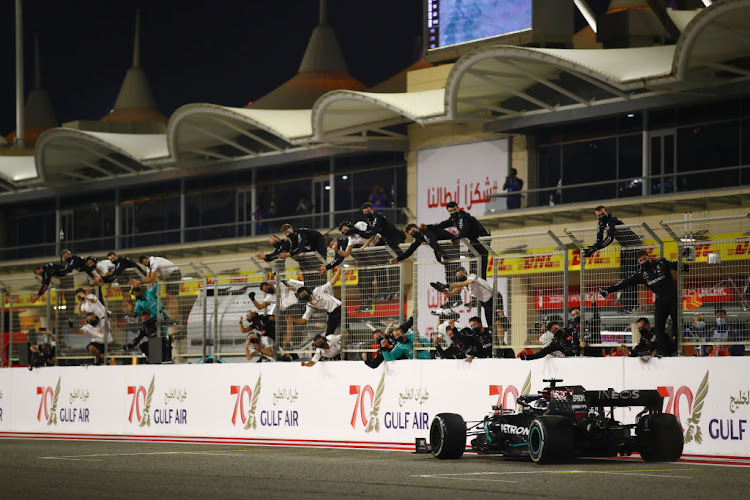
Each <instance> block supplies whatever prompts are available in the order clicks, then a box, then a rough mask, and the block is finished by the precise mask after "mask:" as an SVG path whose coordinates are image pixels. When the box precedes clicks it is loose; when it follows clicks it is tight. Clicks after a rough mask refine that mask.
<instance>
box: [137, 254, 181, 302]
mask: <svg viewBox="0 0 750 500" xmlns="http://www.w3.org/2000/svg"><path fill="white" fill-rule="evenodd" d="M146 268H147V269H148V271H149V272H151V273H153V272H155V273H156V276H157V277H159V278H161V279H162V280H165V281H166V282H167V286H166V289H167V295H175V296H176V295H179V294H180V281H181V280H182V273H181V272H180V270H179V268H178V267H177V266H176V265H175V264H174V263H173V262H171V261H169V260H167V259H165V258H163V257H149V258H148V264H146ZM144 274H145V273H144Z"/></svg>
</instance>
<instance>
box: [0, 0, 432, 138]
mask: <svg viewBox="0 0 750 500" xmlns="http://www.w3.org/2000/svg"><path fill="white" fill-rule="evenodd" d="M23 3H24V40H25V42H24V43H25V66H26V75H25V78H26V85H25V86H26V91H27V93H28V90H29V89H30V88H31V87H32V86H33V37H34V34H35V33H37V34H38V36H39V41H40V47H41V60H42V83H43V87H44V88H45V89H46V90H47V91H48V92H49V94H50V98H51V100H52V104H53V106H54V108H55V112H56V113H57V118H58V121H60V122H65V121H71V120H76V119H99V118H101V117H103V116H104V115H105V114H106V113H107V112H109V110H110V109H111V108H112V106H113V105H114V102H115V99H116V98H117V92H118V91H119V89H120V85H121V84H122V81H123V79H124V77H125V73H126V71H127V70H128V68H129V67H130V65H131V63H132V57H133V56H132V54H133V34H134V26H135V21H134V19H135V11H136V8H138V7H141V66H142V67H143V68H144V70H145V72H146V75H147V76H148V78H149V81H150V83H151V87H152V89H153V92H154V97H155V99H156V103H157V106H158V107H159V109H160V111H162V112H163V113H164V114H165V115H167V116H169V115H171V114H172V113H173V112H174V111H175V110H176V109H177V108H178V107H180V106H182V105H184V104H188V103H193V102H208V103H214V104H221V105H227V106H237V107H240V106H244V105H246V104H247V102H248V101H250V100H256V99H258V98H260V97H262V96H263V95H265V94H266V93H267V92H269V91H270V90H273V89H274V88H276V87H277V86H278V85H280V84H281V83H283V82H284V81H286V80H287V79H289V78H291V77H292V76H294V74H295V73H296V72H297V68H298V66H299V64H300V62H301V61H302V56H303V54H304V50H305V47H306V45H307V41H308V40H309V37H310V34H311V33H312V30H313V28H314V27H315V26H316V25H317V23H318V1H317V0H286V1H280V0H276V1H274V0H247V1H244V2H243V1H238V0H234V1H230V0H213V1H210V2H189V1H185V0H181V1H177V0H151V1H146V0H140V1H136V0H24V2H23ZM14 4H15V2H14V1H13V0H5V1H2V2H0V51H2V52H1V54H2V56H0V60H2V66H0V67H2V70H1V71H0V134H2V135H6V134H8V133H9V132H11V131H13V130H15V17H14V16H15V14H14V13H15V8H14ZM421 12H422V0H377V1H376V2H365V1H361V0H329V1H328V21H329V24H331V25H332V26H333V28H334V30H335V31H336V34H337V36H338V40H339V44H340V45H341V47H342V50H343V52H344V57H345V58H346V61H347V64H348V66H349V72H350V73H351V74H352V75H353V76H354V77H355V78H357V79H359V80H360V81H362V82H363V83H364V84H365V85H368V86H371V85H374V84H376V83H379V82H380V81H382V80H385V79H386V78H388V77H390V76H392V75H393V74H395V73H397V72H399V71H401V70H402V69H404V68H405V67H407V66H408V65H410V64H411V63H412V62H414V61H415V60H416V58H417V57H418V54H419V52H418V48H416V39H417V37H419V36H420V35H421V32H422V20H421Z"/></svg>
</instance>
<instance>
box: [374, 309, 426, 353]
mask: <svg viewBox="0 0 750 500" xmlns="http://www.w3.org/2000/svg"><path fill="white" fill-rule="evenodd" d="M412 326H414V317H413V316H412V317H410V318H409V319H408V320H407V321H406V322H405V323H403V324H401V325H399V326H397V327H396V328H395V329H394V330H393V338H394V339H395V342H394V344H393V347H392V348H391V349H390V350H383V351H382V354H383V358H384V359H385V360H386V361H396V360H398V359H414V358H417V359H430V351H428V350H426V349H420V350H419V351H417V353H416V355H415V354H414V332H413V331H412V330H411V328H412ZM385 342H387V341H382V344H381V345H383V346H384V344H385ZM417 342H419V345H420V346H423V347H427V346H428V345H429V342H428V341H427V339H425V338H422V337H417Z"/></svg>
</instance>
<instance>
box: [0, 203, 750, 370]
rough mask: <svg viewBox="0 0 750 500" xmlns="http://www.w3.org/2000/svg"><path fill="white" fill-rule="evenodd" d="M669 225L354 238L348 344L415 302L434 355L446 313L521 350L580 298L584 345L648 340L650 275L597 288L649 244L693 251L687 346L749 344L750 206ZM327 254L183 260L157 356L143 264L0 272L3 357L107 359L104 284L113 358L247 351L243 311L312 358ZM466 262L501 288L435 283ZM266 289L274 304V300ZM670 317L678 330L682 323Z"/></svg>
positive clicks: (164, 305) (351, 355)
mask: <svg viewBox="0 0 750 500" xmlns="http://www.w3.org/2000/svg"><path fill="white" fill-rule="evenodd" d="M662 228H663V231H662V232H661V233H660V234H663V233H664V232H666V233H667V234H668V235H669V238H663V237H660V236H658V235H657V234H656V233H655V231H653V230H652V229H651V228H650V227H648V226H647V225H646V224H635V225H628V226H618V232H619V233H621V234H622V233H624V232H629V233H632V235H633V238H634V239H633V240H632V241H628V242H623V241H619V242H614V243H612V244H611V245H610V246H608V247H606V248H604V249H601V250H599V251H598V252H596V254H594V255H592V256H591V257H589V258H583V259H582V258H581V250H582V249H584V248H586V247H588V246H589V245H590V244H591V243H592V242H593V241H594V238H595V233H594V229H593V228H589V229H573V230H567V231H566V234H564V235H555V234H553V233H552V232H549V231H548V232H541V233H539V232H537V233H518V234H512V235H503V236H496V237H488V238H483V239H482V241H481V243H474V244H471V243H469V242H466V241H464V242H462V243H461V245H453V244H451V242H449V241H446V242H439V244H440V247H441V252H442V254H443V255H444V256H445V257H444V260H443V263H438V262H437V261H436V259H435V255H434V253H433V251H432V249H431V248H429V247H428V246H426V245H422V246H420V247H419V249H418V251H417V252H415V253H414V254H413V256H412V258H411V259H409V260H407V261H404V262H403V263H398V264H393V265H392V264H390V263H388V261H389V260H390V259H391V258H392V257H393V256H394V255H395V253H394V250H392V249H391V248H389V247H374V248H368V249H365V250H361V251H355V252H353V253H352V255H351V256H350V257H348V258H347V259H346V260H345V261H344V264H343V265H342V267H341V268H342V271H343V273H342V279H341V280H340V282H336V283H334V287H335V290H336V295H337V296H338V297H339V298H340V300H341V303H342V306H341V323H340V328H339V333H344V334H345V335H344V337H343V340H342V344H343V350H342V357H343V358H346V359H355V360H359V359H361V358H362V355H363V354H365V355H367V353H369V352H372V343H373V337H372V334H373V331H374V330H376V329H380V330H383V331H385V330H386V328H387V327H388V326H389V325H390V324H391V323H392V324H393V326H398V325H399V324H400V323H402V322H404V321H405V320H406V319H408V318H409V317H410V316H414V327H413V329H414V338H415V339H417V340H419V342H417V343H416V348H415V353H419V352H428V353H430V355H431V356H434V355H435V354H434V353H433V351H435V346H436V344H440V343H441V342H442V343H443V344H442V347H445V342H446V339H445V338H444V337H443V336H442V332H441V331H440V330H439V329H438V325H439V324H440V323H443V322H444V321H447V320H448V319H450V318H449V316H450V317H454V318H455V319H457V320H458V321H457V322H458V323H459V325H460V326H462V327H465V326H468V320H469V318H471V317H475V316H476V317H479V318H480V320H481V321H482V323H483V326H485V327H492V331H493V348H494V350H495V352H496V356H507V355H508V354H509V352H510V351H509V350H512V351H513V354H518V353H519V352H521V351H522V350H524V349H536V348H538V347H540V345H539V340H538V339H539V335H540V333H542V331H543V327H544V325H545V324H546V323H548V322H550V321H557V322H559V323H560V325H561V326H562V327H567V328H576V325H575V321H574V320H573V318H571V317H570V315H569V313H570V311H571V309H575V308H579V309H580V311H581V320H580V324H581V337H582V339H583V340H584V341H585V342H586V343H587V345H586V346H585V347H586V348H587V349H584V355H604V354H607V353H608V352H609V351H610V350H612V349H613V348H615V347H618V346H621V345H623V344H625V345H629V346H633V345H635V343H637V342H638V340H639V338H638V334H637V332H638V330H637V328H635V324H636V322H637V320H638V319H639V318H640V317H645V318H647V319H649V321H651V322H652V323H654V322H655V321H656V319H657V318H655V317H654V308H653V304H654V295H653V294H652V293H651V292H650V291H648V290H647V289H645V287H643V288H641V289H637V288H634V289H633V290H630V291H625V290H623V291H622V292H620V293H619V294H612V295H610V296H608V297H607V298H606V299H605V298H602V297H601V296H600V295H599V294H598V291H599V289H600V288H602V287H605V286H607V285H610V284H612V283H614V282H616V281H618V280H619V279H621V278H623V277H626V276H628V275H630V274H631V273H633V272H634V271H635V262H634V258H635V256H634V253H635V252H637V251H638V250H641V249H644V250H646V251H647V252H648V254H649V255H650V256H651V257H652V258H658V257H662V256H663V257H665V258H668V259H671V260H676V261H678V263H679V264H688V265H689V269H688V270H687V271H686V270H683V268H682V266H677V271H676V277H677V283H678V290H679V293H680V297H679V300H680V302H679V304H680V307H679V308H678V324H677V325H676V332H677V337H678V338H677V341H678V348H679V351H680V353H683V354H685V355H724V354H733V355H738V354H740V353H741V352H742V351H744V348H745V346H747V345H750V217H747V216H744V217H724V218H716V219H700V220H692V221H691V220H690V219H689V218H686V219H685V220H682V221H670V222H663V223H662ZM485 255H486V257H485ZM324 261H325V259H324V258H323V257H322V256H320V255H318V254H314V253H309V254H301V255H298V256H295V257H294V258H293V259H292V258H290V259H286V260H277V261H273V262H271V263H267V262H264V261H256V260H255V259H253V258H248V259H231V260H206V261H203V262H200V263H190V262H187V263H182V264H177V267H178V269H179V271H180V274H173V275H170V277H168V278H158V288H157V289H156V290H157V293H156V294H155V297H156V298H155V301H156V304H155V305H156V307H155V308H154V310H155V312H154V314H156V316H157V317H156V332H155V334H154V335H153V336H154V337H155V338H156V339H159V340H150V341H148V342H146V341H145V340H144V342H146V344H148V346H149V356H148V358H147V357H146V356H145V355H143V354H142V352H141V349H140V347H138V346H133V347H134V349H132V350H128V351H125V350H123V347H124V346H127V345H132V344H133V339H134V338H135V336H136V334H137V333H138V332H139V330H141V329H142V328H143V327H144V324H143V321H142V320H143V318H141V317H138V316H135V315H134V314H133V312H134V311H133V307H134V306H135V305H136V304H137V302H134V300H135V299H134V297H132V296H131V295H130V286H131V285H132V284H133V282H131V281H130V279H131V278H132V279H135V280H140V277H138V276H137V275H132V276H126V277H124V278H123V279H120V280H118V282H117V283H113V284H112V286H111V287H110V289H109V291H108V290H107V287H106V286H104V287H96V286H95V287H92V286H90V285H89V284H88V283H85V282H83V280H82V278H85V275H84V274H75V275H74V276H73V279H72V280H71V281H64V282H63V283H57V282H56V281H53V286H52V287H51V288H50V289H49V290H48V291H47V293H46V294H44V295H43V296H42V297H41V298H39V300H38V301H35V302H32V301H31V299H32V296H33V295H34V294H35V292H36V291H37V290H38V287H39V282H38V280H35V279H34V278H32V277H29V278H17V279H6V280H0V300H2V302H3V303H4V304H5V310H6V311H7V313H8V314H5V315H2V320H1V321H0V331H3V332H12V336H11V335H8V334H7V333H6V334H5V335H3V339H2V343H1V345H2V353H1V354H2V356H0V359H2V366H8V365H9V364H10V363H12V364H19V363H20V364H26V363H28V362H29V359H28V358H29V352H28V344H29V343H30V344H42V343H44V342H45V341H49V340H52V339H54V341H55V342H56V348H57V353H56V354H57V355H56V361H57V363H58V364H78V363H82V362H83V363H92V362H94V361H95V360H94V358H93V357H92V353H91V351H90V350H89V347H88V343H89V342H90V339H89V338H88V337H86V336H84V335H80V334H78V333H79V332H74V331H73V330H72V329H71V327H70V326H69V324H68V320H70V321H71V323H73V327H74V328H76V329H80V327H81V326H82V324H83V323H82V321H83V316H82V315H81V306H80V305H79V304H78V303H79V302H80V301H79V299H78V297H76V296H75V293H76V290H77V289H78V288H80V287H83V288H84V289H85V290H86V293H88V292H89V291H92V292H93V293H94V294H95V295H97V296H98V298H99V300H100V301H101V302H102V305H103V310H104V311H106V312H105V313H104V315H103V316H102V318H101V323H100V325H101V327H102V328H103V329H104V330H105V331H107V332H109V333H110V334H111V339H110V338H109V337H106V338H107V340H105V341H104V344H105V345H104V353H103V359H102V361H103V362H114V363H139V362H144V361H145V360H146V359H150V361H151V362H161V361H163V360H171V361H174V362H197V361H199V360H201V361H206V360H224V361H244V357H245V356H246V354H247V352H248V351H247V350H246V345H247V344H246V342H247V334H248V332H250V331H251V330H252V329H251V328H250V327H249V323H248V322H247V321H245V320H242V326H240V322H241V321H240V320H241V318H245V317H246V316H247V315H248V313H249V312H253V313H262V314H268V315H272V316H274V319H275V328H274V330H275V335H273V336H274V338H275V342H274V350H275V352H274V353H273V355H272V356H271V357H274V358H279V359H283V360H294V359H307V358H309V357H310V356H311V355H312V353H313V351H314V348H313V346H312V340H313V337H314V335H316V334H319V333H323V332H324V331H325V329H326V324H327V317H326V314H325V313H315V314H314V315H312V316H311V317H309V321H307V323H306V324H301V322H299V321H296V320H298V319H299V318H301V317H302V316H303V314H304V311H305V307H304V306H303V305H302V304H300V303H299V301H298V300H297V299H296V297H295V294H294V291H293V288H296V287H297V286H298V285H296V284H294V282H293V281H292V280H301V281H303V282H304V284H305V286H306V287H307V288H308V289H309V290H313V289H314V288H315V287H316V286H319V285H322V284H324V283H325V282H326V280H329V279H330V278H331V276H332V275H331V274H330V273H328V274H326V273H320V272H319V271H318V269H319V267H320V265H321V264H322V263H323V262H324ZM409 266H411V268H412V270H409ZM459 266H461V267H464V268H465V269H466V270H467V272H468V273H469V274H475V275H477V276H481V275H482V274H483V273H484V272H486V276H487V278H486V279H487V282H488V283H489V287H490V288H491V289H492V294H491V297H494V299H493V301H494V302H493V303H492V304H491V307H490V308H486V307H484V306H483V305H482V304H480V303H478V302H473V301H472V297H471V296H470V294H469V293H467V292H466V291H462V292H461V294H459V295H458V296H456V297H454V300H451V301H449V300H448V299H447V298H446V297H445V296H444V294H441V293H440V292H439V291H437V290H435V289H434V288H433V287H432V286H431V285H430V283H431V282H437V281H439V282H443V283H446V284H449V283H456V282H457V279H456V269H457V267H459ZM67 278H68V277H66V278H65V279H67ZM65 279H64V280H65ZM264 282H266V283H268V284H269V285H271V286H273V287H274V288H275V294H276V295H275V297H276V300H275V301H274V300H270V299H271V296H270V295H269V296H267V295H266V293H265V292H264V291H261V284H262V283H264ZM266 291H268V290H266ZM249 293H253V294H254V298H255V301H253V300H252V299H251V298H250V297H249V295H248V294H249ZM271 295H273V294H271ZM455 299H460V300H455ZM266 302H268V303H271V305H270V306H268V307H266V306H267V304H265V303H266ZM274 302H275V304H274ZM448 302H452V304H448ZM259 306H260V309H259ZM717 319H718V320H719V321H718V322H717ZM666 330H667V331H668V332H671V331H672V329H671V328H670V326H669V324H668V325H667V328H666ZM50 334H53V335H54V337H52V336H51V335H50ZM269 335H270V333H269ZM164 338H167V339H168V340H167V341H164V340H163V339H164ZM169 342H171V344H170V343H169ZM141 345H144V344H143V343H142V344H141ZM154 349H155V350H157V351H164V352H165V353H166V354H161V353H157V352H156V351H154ZM365 357H368V356H365ZM254 358H257V356H256V357H254ZM368 359H372V357H371V356H369V357H368Z"/></svg>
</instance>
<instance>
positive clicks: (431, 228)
mask: <svg viewBox="0 0 750 500" xmlns="http://www.w3.org/2000/svg"><path fill="white" fill-rule="evenodd" d="M406 233H407V234H408V235H409V236H411V237H412V238H414V241H412V243H411V245H410V246H409V248H407V249H406V251H405V252H403V253H402V254H401V255H399V256H398V257H396V258H393V259H391V260H389V261H388V262H389V263H390V264H395V263H397V262H401V261H403V260H406V259H408V258H409V257H410V256H411V254H413V253H414V252H416V250H417V248H419V245H429V246H430V248H432V251H433V252H435V260H437V261H438V262H440V263H441V264H443V265H445V262H444V258H445V253H443V249H442V248H440V245H438V241H442V240H452V241H456V236H455V235H454V234H451V233H449V232H448V231H446V230H445V229H440V228H439V227H438V226H436V225H427V224H420V225H419V226H417V225H416V224H409V225H408V226H406Z"/></svg>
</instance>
